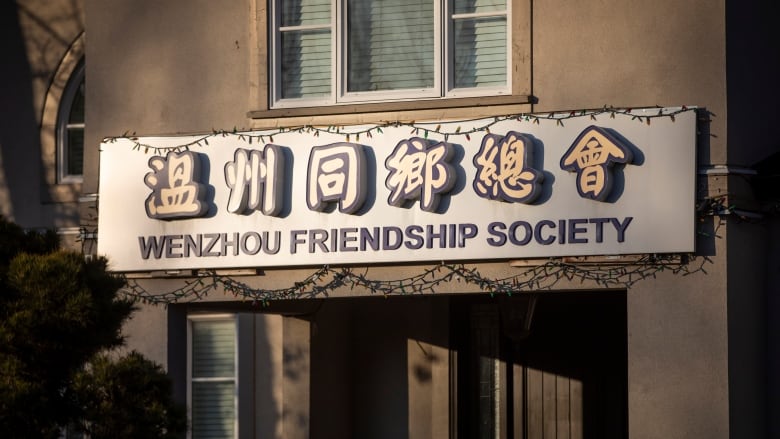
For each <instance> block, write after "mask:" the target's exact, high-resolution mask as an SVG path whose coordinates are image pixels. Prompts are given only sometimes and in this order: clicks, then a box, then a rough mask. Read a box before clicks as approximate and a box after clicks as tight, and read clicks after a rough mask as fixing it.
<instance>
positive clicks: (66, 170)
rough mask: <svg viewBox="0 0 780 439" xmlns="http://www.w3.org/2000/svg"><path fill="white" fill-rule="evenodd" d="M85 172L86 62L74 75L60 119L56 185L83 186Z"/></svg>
mask: <svg viewBox="0 0 780 439" xmlns="http://www.w3.org/2000/svg"><path fill="white" fill-rule="evenodd" d="M83 169H84V60H83V59H82V60H81V62H79V64H78V66H77V67H76V69H75V70H74V71H73V74H72V75H71V77H70V79H69V80H68V83H67V85H66V86H65V91H64V92H63V95H62V100H61V101H60V110H59V114H58V116H57V181H58V182H59V183H78V182H81V179H82V174H83Z"/></svg>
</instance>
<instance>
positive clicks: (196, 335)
mask: <svg viewBox="0 0 780 439" xmlns="http://www.w3.org/2000/svg"><path fill="white" fill-rule="evenodd" d="M235 349H236V325H235V322H233V321H232V320H229V321H208V320H201V321H193V322H192V377H193V378H208V377H229V378H232V377H234V376H235V373H236V372H235V370H236V366H235Z"/></svg>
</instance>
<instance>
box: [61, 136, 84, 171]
mask: <svg viewBox="0 0 780 439" xmlns="http://www.w3.org/2000/svg"><path fill="white" fill-rule="evenodd" d="M65 160H66V167H67V169H66V171H67V174H68V175H81V174H82V173H83V172H84V128H68V146H67V154H66V157H65Z"/></svg>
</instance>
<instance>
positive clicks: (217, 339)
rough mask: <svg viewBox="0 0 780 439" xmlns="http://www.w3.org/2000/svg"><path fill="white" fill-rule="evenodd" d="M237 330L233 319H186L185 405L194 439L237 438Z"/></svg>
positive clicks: (232, 317)
mask: <svg viewBox="0 0 780 439" xmlns="http://www.w3.org/2000/svg"><path fill="white" fill-rule="evenodd" d="M236 326H237V323H236V318H235V317H234V316H232V315H212V316H190V317H189V333H188V338H189V340H188V346H189V351H188V353H189V361H188V364H187V375H188V383H189V391H188V404H187V405H188V407H189V410H190V422H191V437H192V438H193V439H197V438H209V439H212V438H213V439H216V438H231V439H232V438H235V437H236V433H237V407H238V392H237V389H238V380H237V349H236V339H237V337H236V334H237V330H236Z"/></svg>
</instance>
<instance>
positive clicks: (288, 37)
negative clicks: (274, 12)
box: [281, 30, 331, 99]
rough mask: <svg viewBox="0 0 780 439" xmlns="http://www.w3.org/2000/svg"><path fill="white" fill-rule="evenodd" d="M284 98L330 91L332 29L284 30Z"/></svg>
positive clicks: (309, 95)
mask: <svg viewBox="0 0 780 439" xmlns="http://www.w3.org/2000/svg"><path fill="white" fill-rule="evenodd" d="M281 36H282V59H281V63H282V77H281V82H282V98H283V99H289V98H304V97H316V96H323V95H329V94H330V82H331V78H330V72H331V66H330V63H331V47H330V44H331V42H330V41H331V39H330V31H329V30H309V31H288V32H282V35H281Z"/></svg>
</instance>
